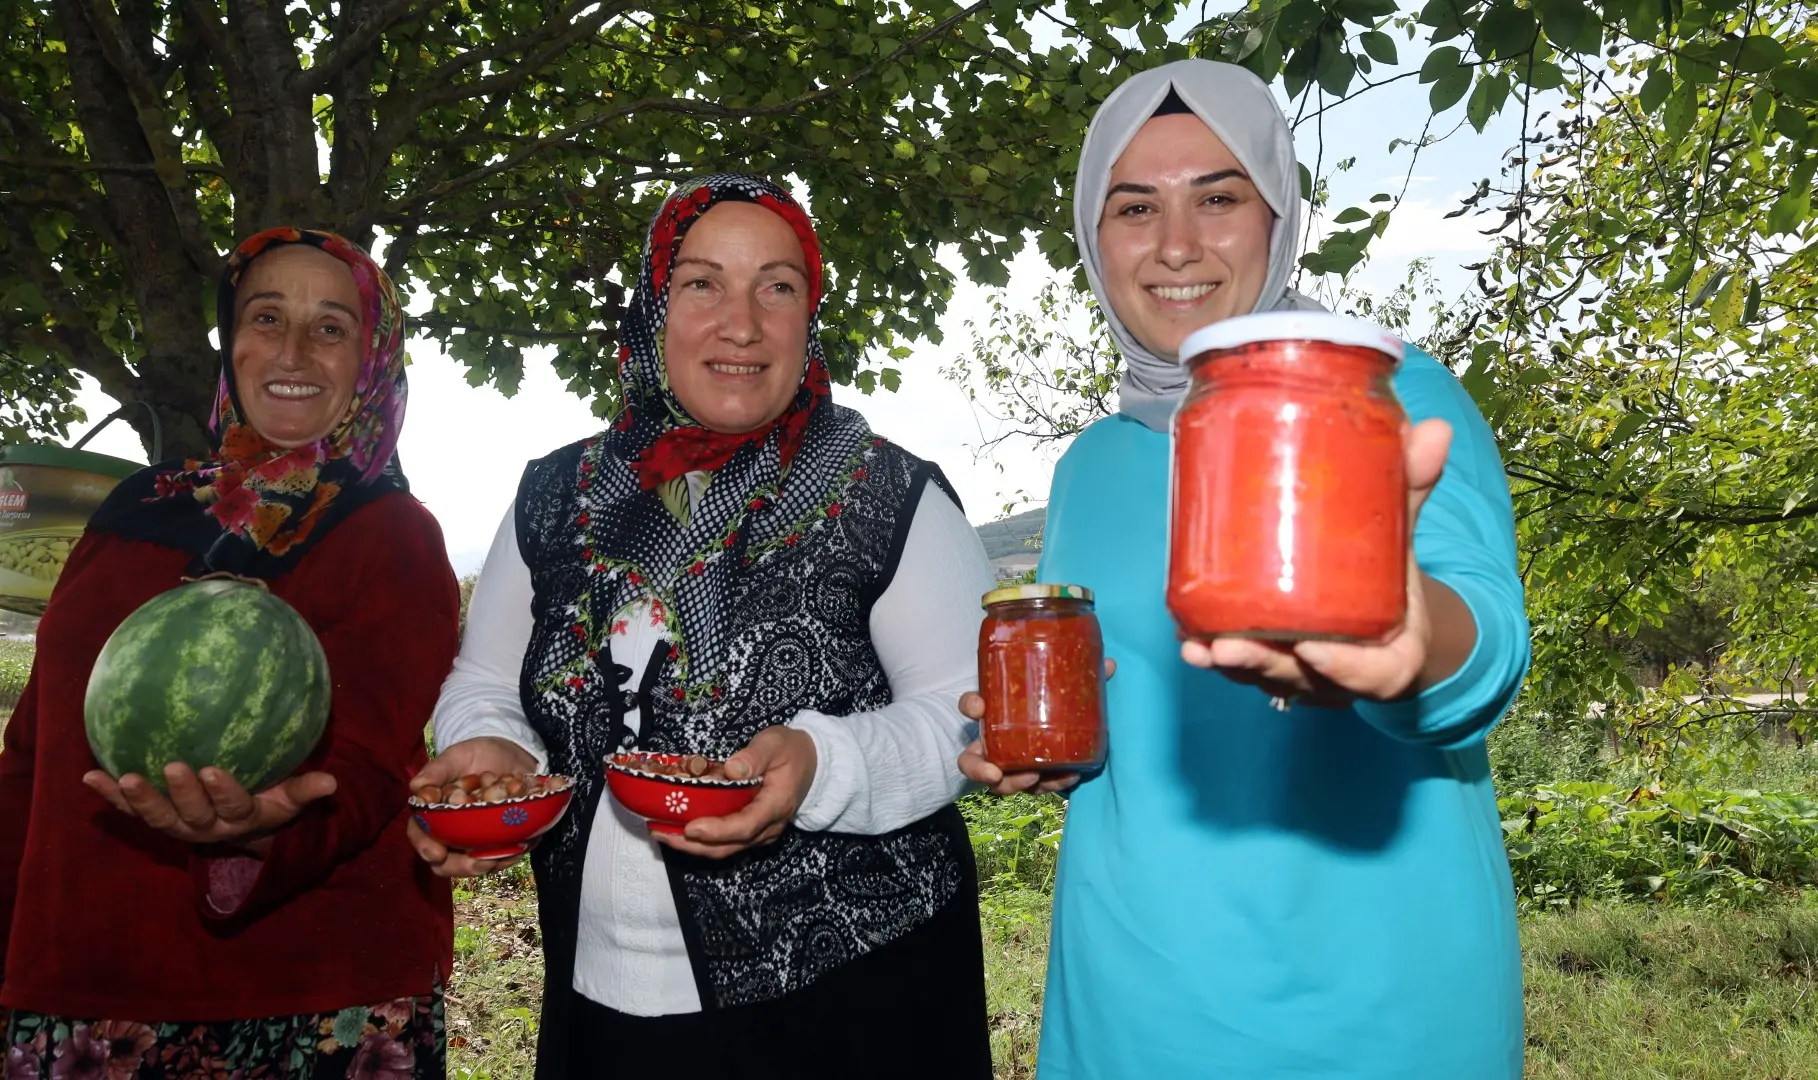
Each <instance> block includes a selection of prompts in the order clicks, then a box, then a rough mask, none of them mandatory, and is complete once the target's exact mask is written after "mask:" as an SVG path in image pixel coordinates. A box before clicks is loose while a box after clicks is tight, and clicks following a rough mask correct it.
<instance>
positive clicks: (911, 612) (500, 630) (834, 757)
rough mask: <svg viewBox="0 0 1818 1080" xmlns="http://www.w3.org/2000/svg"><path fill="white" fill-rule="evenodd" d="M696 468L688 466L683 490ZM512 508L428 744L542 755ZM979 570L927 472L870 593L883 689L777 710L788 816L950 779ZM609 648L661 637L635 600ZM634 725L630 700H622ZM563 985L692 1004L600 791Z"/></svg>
mask: <svg viewBox="0 0 1818 1080" xmlns="http://www.w3.org/2000/svg"><path fill="white" fill-rule="evenodd" d="M705 479H706V478H705V476H704V475H703V474H691V476H690V480H691V481H692V482H691V484H690V490H691V492H692V493H693V494H694V495H695V496H696V497H698V495H699V492H700V490H701V487H702V486H703V481H704V480H705ZM514 518H515V515H514V514H513V513H511V512H507V513H506V515H505V520H504V521H503V522H501V523H500V525H499V531H498V534H497V536H496V537H495V538H494V540H493V545H492V550H491V552H490V553H489V554H488V555H487V557H486V565H485V568H484V570H483V572H482V573H481V575H480V579H479V581H478V582H477V583H476V585H475V587H474V593H473V599H472V602H471V604H470V606H469V608H468V614H467V635H466V637H465V639H464V640H463V641H462V644H461V652H460V655H459V657H457V658H456V660H455V664H454V671H453V672H452V673H451V674H450V675H449V677H448V680H447V682H446V683H445V684H444V685H443V687H442V696H441V700H440V701H439V702H438V703H437V705H436V712H435V733H436V745H437V746H442V747H447V746H452V745H454V744H455V743H457V742H461V741H464V740H466V739H473V738H479V737H481V736H494V737H497V738H503V739H508V740H510V741H511V742H514V743H516V744H518V745H519V746H522V747H523V748H524V749H525V750H526V751H528V752H529V753H530V754H532V755H533V756H535V757H536V759H537V764H538V767H539V768H541V767H543V765H544V764H545V763H546V761H547V755H546V754H545V751H544V747H543V744H542V741H541V740H540V739H539V738H538V737H537V734H536V732H535V731H534V730H533V729H532V728H531V727H530V724H529V722H528V721H527V720H526V718H525V713H524V705H523V701H522V700H521V699H520V697H519V691H518V678H519V673H520V671H521V669H522V668H523V665H524V653H525V649H526V648H527V646H528V644H529V641H530V635H531V629H532V617H531V608H530V603H531V583H530V570H529V568H528V567H527V566H525V564H524V560H523V557H522V555H521V554H520V553H519V550H518V542H517V533H516V529H515V525H514ZM993 584H994V582H993V579H992V574H991V568H990V564H989V562H988V560H987V559H986V557H985V550H984V546H983V545H982V544H981V543H980V542H979V539H978V534H977V533H975V532H973V530H972V527H971V525H969V524H968V523H967V521H966V518H965V515H964V514H962V513H961V512H960V510H959V508H958V507H957V506H955V505H954V503H953V501H952V500H951V499H949V498H948V497H947V495H946V494H945V493H944V492H942V491H941V490H939V489H938V488H937V487H936V486H935V485H934V484H932V483H930V484H928V485H927V486H926V487H924V489H923V491H922V493H921V496H920V498H919V499H918V500H917V505H916V509H915V518H914V520H913V521H912V522H911V523H910V527H909V535H908V538H907V540H906V541H905V544H904V548H903V553H902V557H901V559H900V560H899V562H898V564H897V567H896V572H895V574H894V576H893V577H892V578H891V580H890V584H889V586H888V587H887V588H886V589H885V590H884V592H883V594H882V595H881V596H879V597H878V600H877V603H876V604H875V605H873V607H872V609H871V619H870V630H871V643H872V647H873V648H874V649H875V650H876V651H877V656H878V660H879V662H880V663H881V664H882V665H883V668H884V673H885V676H886V677H887V678H888V680H889V683H890V691H891V696H892V701H891V703H890V704H888V705H886V706H884V707H883V708H881V709H876V710H872V711H869V712H859V713H853V714H851V715H848V716H840V717H834V716H826V715H823V714H821V713H817V712H813V711H806V710H805V711H803V712H801V713H798V714H797V715H796V716H795V717H794V718H793V719H792V720H790V721H789V725H790V726H791V727H793V728H796V729H797V730H799V731H803V732H806V733H807V734H808V736H809V737H810V738H811V739H813V741H814V749H815V755H816V768H815V774H814V780H813V783H812V785H811V786H810V787H809V790H808V795H807V798H805V799H804V800H803V801H802V805H801V807H800V809H799V810H798V811H797V815H796V820H795V824H796V827H797V828H801V829H807V830H829V831H836V832H850V833H865V834H872V835H875V834H880V833H886V832H890V831H893V830H895V829H899V828H901V827H903V826H905V825H908V824H910V823H912V822H915V821H919V820H921V819H922V818H924V817H927V816H928V815H929V814H932V813H934V812H935V811H936V810H938V809H940V807H941V806H943V805H945V804H946V803H948V802H951V801H952V800H953V799H954V798H956V797H957V796H958V795H959V794H960V793H961V791H962V790H963V788H964V780H963V779H962V778H961V776H960V774H959V770H958V767H957V765H956V759H957V758H958V757H959V754H960V751H961V750H963V749H964V748H965V746H966V744H967V743H968V742H970V741H971V740H972V739H973V738H974V737H975V736H976V734H977V730H976V729H977V725H976V724H974V723H972V722H971V721H969V720H967V719H966V718H965V717H963V716H961V715H960V713H959V711H958V708H957V704H958V699H959V696H960V694H962V693H964V692H965V691H967V690H971V689H973V688H975V686H976V685H977V681H978V660H977V651H976V649H977V639H978V626H979V622H980V621H981V620H982V618H983V611H982V610H981V609H980V607H979V597H980V596H981V595H982V594H983V593H984V592H986V591H987V590H989V589H990V588H991V587H992V585H993ZM613 622H614V633H615V636H614V638H613V642H612V653H613V660H614V662H615V663H620V664H624V665H625V666H627V667H629V668H631V672H632V673H631V677H630V680H629V684H630V685H632V686H636V685H638V684H639V682H640V680H642V678H643V675H644V671H643V669H644V666H645V664H646V662H647V661H648V660H649V658H650V656H651V655H652V653H653V652H654V650H655V648H656V645H657V642H658V641H659V640H660V639H661V638H662V637H663V634H664V628H663V626H662V620H660V619H653V618H651V617H650V610H649V607H648V605H647V604H645V603H643V602H639V603H636V604H633V605H631V606H630V607H628V608H626V609H625V610H623V611H621V612H619V613H618V614H616V615H615V617H614V619H613ZM625 721H626V723H627V724H628V725H630V727H631V728H632V730H633V731H637V730H639V727H640V725H641V723H642V710H641V709H640V710H636V711H633V712H632V713H630V714H629V715H627V716H626V718H625ZM574 989H575V990H576V991H577V992H579V993H581V994H582V995H584V996H586V997H587V998H589V999H591V1000H593V1001H597V1002H599V1003H600V1004H602V1005H605V1006H607V1007H608V1008H612V1009H616V1010H618V1011H620V1012H623V1013H629V1014H632V1015H635V1016H663V1015H670V1014H674V1013H688V1012H699V1011H700V1008H701V1001H700V996H699V994H698V992H697V991H696V989H695V983H694V975H693V969H692V967H691V966H690V964H689V961H688V952H687V948H686V946H685V945H684V944H683V940H682V929H681V921H680V918H679V916H678V914H677V912H676V907H675V900H674V897H673V895H672V894H671V892H670V889H669V879H668V875H667V873H666V872H665V869H664V866H663V858H662V852H661V849H660V847H659V846H658V845H657V844H656V842H655V841H653V840H651V839H650V835H649V833H648V832H647V831H646V829H645V827H644V822H643V821H642V820H641V819H639V818H637V817H635V816H633V815H631V814H629V813H627V812H626V811H625V810H624V808H623V807H621V806H619V805H618V804H617V802H615V801H614V800H613V799H612V798H611V797H610V795H608V796H606V797H605V800H604V804H603V805H602V806H601V808H600V812H599V813H598V814H596V815H595V817H594V821H593V828H592V831H591V832H590V834H589V835H588V839H587V861H586V864H585V868H584V873H583V877H582V882H581V921H580V933H579V938H578V942H577V947H576V956H575V973H574Z"/></svg>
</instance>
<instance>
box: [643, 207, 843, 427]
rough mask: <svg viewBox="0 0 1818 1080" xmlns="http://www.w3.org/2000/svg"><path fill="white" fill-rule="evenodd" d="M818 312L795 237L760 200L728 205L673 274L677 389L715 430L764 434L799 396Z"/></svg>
mask: <svg viewBox="0 0 1818 1080" xmlns="http://www.w3.org/2000/svg"><path fill="white" fill-rule="evenodd" d="M811 315H812V311H811V310H810V308H809V303H808V268H807V259H806V258H805V257H804V256H803V254H802V244H801V241H800V240H798V239H797V238H796V235H795V230H793V229H791V228H790V227H789V223H788V222H786V221H784V220H783V219H782V218H780V217H778V216H777V215H776V214H773V213H771V212H770V211H769V210H766V209H764V208H763V207H761V206H758V205H757V204H755V203H745V202H723V203H720V204H719V205H717V206H715V207H713V208H712V209H710V210H708V211H707V212H706V213H704V214H702V215H701V218H700V220H699V221H697V222H695V224H694V227H693V228H691V229H689V230H688V235H686V236H685V237H683V238H682V247H681V250H680V251H678V252H677V253H676V260H675V266H674V268H673V269H672V270H671V271H670V279H669V319H668V322H667V324H666V326H665V329H664V334H663V363H664V365H665V368H666V370H667V371H668V375H669V389H670V391H671V392H673V393H674V394H675V396H676V400H678V401H680V402H681V403H682V407H683V408H684V409H687V410H688V415H690V416H692V417H694V419H695V420H696V421H697V422H699V423H700V425H701V426H702V427H705V428H708V429H709V430H712V431H718V432H721V433H723V434H728V435H740V434H743V433H745V432H747V431H753V430H756V429H757V428H760V427H763V426H764V425H765V424H768V423H769V422H770V421H772V420H775V419H776V418H777V417H779V416H781V415H782V414H783V410H784V409H787V408H788V407H789V403H790V402H791V401H792V400H794V398H795V392H796V388H797V387H798V386H799V385H800V384H801V381H802V368H803V366H804V365H805V364H806V363H807V356H808V321H809V317H810V316H811Z"/></svg>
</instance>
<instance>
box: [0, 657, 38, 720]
mask: <svg viewBox="0 0 1818 1080" xmlns="http://www.w3.org/2000/svg"><path fill="white" fill-rule="evenodd" d="M32 650H33V646H32V643H31V642H29V641H15V640H13V639H11V638H0V717H4V716H9V715H11V714H12V711H13V706H14V705H15V704H16V703H17V702H18V701H19V694H20V692H21V691H23V690H24V689H25V680H26V679H27V678H29V677H30V676H31V673H32Z"/></svg>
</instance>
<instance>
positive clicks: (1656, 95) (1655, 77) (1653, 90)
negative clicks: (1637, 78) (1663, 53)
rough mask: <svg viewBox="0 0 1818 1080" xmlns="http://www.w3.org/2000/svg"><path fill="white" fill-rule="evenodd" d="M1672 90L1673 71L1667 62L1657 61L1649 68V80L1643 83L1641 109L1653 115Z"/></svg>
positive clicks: (1640, 100) (1640, 99) (1640, 98)
mask: <svg viewBox="0 0 1818 1080" xmlns="http://www.w3.org/2000/svg"><path fill="white" fill-rule="evenodd" d="M1672 90H1673V73H1672V72H1671V71H1668V70H1667V67H1666V65H1665V64H1659V63H1657V64H1655V65H1654V66H1653V67H1651V68H1649V69H1648V77H1647V80H1646V81H1645V82H1643V83H1642V84H1641V94H1640V97H1639V99H1638V102H1639V104H1640V105H1641V111H1642V112H1643V113H1644V114H1646V115H1648V116H1652V115H1653V114H1654V110H1655V109H1658V108H1660V106H1661V105H1662V104H1664V103H1665V101H1666V99H1667V95H1668V94H1669V93H1671V92H1672Z"/></svg>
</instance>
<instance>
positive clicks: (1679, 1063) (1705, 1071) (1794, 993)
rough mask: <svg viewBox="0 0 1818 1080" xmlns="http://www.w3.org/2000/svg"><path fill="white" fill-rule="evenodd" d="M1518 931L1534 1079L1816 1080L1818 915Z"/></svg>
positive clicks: (1734, 915) (1569, 923)
mask: <svg viewBox="0 0 1818 1080" xmlns="http://www.w3.org/2000/svg"><path fill="white" fill-rule="evenodd" d="M1812 895H1813V894H1809V893H1808V894H1807V895H1806V897H1805V898H1803V899H1802V900H1795V901H1791V902H1788V903H1785V904H1781V905H1777V906H1775V907H1772V908H1768V909H1762V910H1755V911H1749V912H1736V911H1731V910H1727V909H1722V908H1709V909H1681V908H1672V907H1660V906H1646V905H1637V904H1623V905H1611V906H1599V907H1592V908H1585V909H1580V910H1578V911H1575V912H1570V913H1566V914H1559V915H1544V916H1538V917H1534V918H1530V919H1526V920H1524V921H1523V925H1522V935H1521V936H1522V958H1523V964H1522V967H1523V973H1524V977H1525V982H1526V995H1525V996H1526V1008H1527V1038H1528V1050H1527V1073H1526V1075H1527V1077H1528V1078H1529V1080H1593V1078H1596V1080H1813V1078H1814V1077H1818V903H1813V902H1812Z"/></svg>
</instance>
